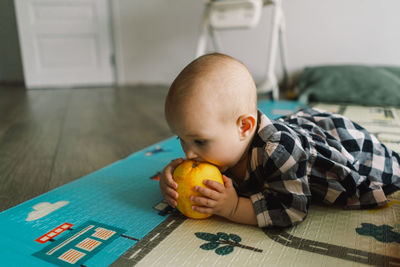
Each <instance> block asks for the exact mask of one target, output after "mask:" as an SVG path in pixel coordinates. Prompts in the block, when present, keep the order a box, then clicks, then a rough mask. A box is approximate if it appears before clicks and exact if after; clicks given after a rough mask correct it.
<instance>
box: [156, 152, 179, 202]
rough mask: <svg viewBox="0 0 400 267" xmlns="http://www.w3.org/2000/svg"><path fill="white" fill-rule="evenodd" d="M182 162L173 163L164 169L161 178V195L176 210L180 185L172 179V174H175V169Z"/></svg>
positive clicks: (174, 161)
mask: <svg viewBox="0 0 400 267" xmlns="http://www.w3.org/2000/svg"><path fill="white" fill-rule="evenodd" d="M182 162H183V159H182V158H179V159H175V160H173V161H171V162H170V163H169V164H168V165H167V166H166V167H165V168H164V170H163V171H162V173H161V176H160V189H161V193H162V194H163V196H164V198H165V200H166V201H167V202H168V204H170V205H171V206H172V207H174V208H175V207H176V205H177V202H176V200H177V199H178V192H176V189H177V188H178V184H177V183H176V182H175V181H174V179H173V178H172V173H173V172H174V170H175V168H176V167H177V166H178V165H179V164H181V163H182Z"/></svg>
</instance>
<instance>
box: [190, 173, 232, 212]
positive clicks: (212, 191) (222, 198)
mask: <svg viewBox="0 0 400 267" xmlns="http://www.w3.org/2000/svg"><path fill="white" fill-rule="evenodd" d="M222 179H223V180H224V183H225V185H222V184H220V183H218V182H215V181H212V180H205V181H204V184H205V185H206V186H208V188H205V187H201V186H196V187H195V190H196V191H197V192H199V193H201V194H202V195H203V196H200V197H196V196H191V200H192V201H193V202H196V203H198V204H199V205H198V206H193V207H192V209H193V210H195V211H198V212H201V213H206V214H216V215H219V216H222V217H225V218H227V219H230V218H232V217H233V215H234V214H235V211H236V207H237V205H238V201H239V198H238V195H237V193H236V190H235V188H234V187H233V185H232V180H231V179H230V178H228V177H226V176H225V175H223V176H222Z"/></svg>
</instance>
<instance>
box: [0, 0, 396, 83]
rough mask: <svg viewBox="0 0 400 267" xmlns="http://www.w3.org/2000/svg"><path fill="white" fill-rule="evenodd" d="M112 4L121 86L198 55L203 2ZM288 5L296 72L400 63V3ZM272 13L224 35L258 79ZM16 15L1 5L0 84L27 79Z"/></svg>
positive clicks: (310, 1)
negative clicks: (330, 66) (319, 67)
mask: <svg viewBox="0 0 400 267" xmlns="http://www.w3.org/2000/svg"><path fill="white" fill-rule="evenodd" d="M110 3H111V6H112V7H113V9H114V10H113V15H114V18H113V20H114V24H115V39H116V51H117V62H118V66H119V77H118V80H119V82H120V83H121V84H137V83H151V84H154V83H158V84H169V83H170V82H171V81H172V79H173V78H174V77H175V76H176V74H177V72H178V71H180V70H181V69H182V67H183V66H185V65H186V64H187V63H188V62H189V61H190V60H192V59H193V57H194V54H195V49H196V44H197V37H198V32H199V25H200V21H201V16H202V11H203V8H204V1H201V0H168V1H165V0H146V1H132V0H110ZM283 6H284V11H285V14H286V23H287V43H288V45H287V47H288V67H289V71H290V72H291V73H293V72H297V71H299V70H301V69H302V68H303V67H304V66H306V65H316V64H341V63H366V64H385V65H400V52H399V47H400V30H399V29H400V16H398V10H400V1H398V0H324V1H320V0H283ZM269 15H270V10H269V9H268V8H265V11H264V15H263V17H262V19H261V22H260V25H259V26H258V27H257V28H255V29H253V30H247V31H243V30H242V31H236V32H222V33H221V34H220V37H221V40H222V43H223V45H224V50H223V52H226V53H229V54H231V55H233V56H235V57H237V58H239V59H240V60H242V61H243V62H244V63H245V64H247V65H248V66H249V68H250V70H251V72H252V73H253V75H254V76H255V78H256V80H260V79H261V78H262V77H263V74H264V73H265V71H266V62H267V53H266V52H267V47H268V34H269V27H268V25H269V21H270V16H269ZM14 16H15V15H14V7H13V1H12V0H2V1H0V81H4V80H8V81H10V80H11V81H14V80H22V79H23V74H22V64H21V58H20V53H19V45H18V36H17V32H16V28H17V27H16V23H15V17H14ZM277 67H278V69H279V65H278V66H277Z"/></svg>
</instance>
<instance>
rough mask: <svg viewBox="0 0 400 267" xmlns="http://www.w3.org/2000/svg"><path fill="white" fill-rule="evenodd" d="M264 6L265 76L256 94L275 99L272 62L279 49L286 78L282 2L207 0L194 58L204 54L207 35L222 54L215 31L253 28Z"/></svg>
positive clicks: (275, 84) (276, 83)
mask: <svg viewBox="0 0 400 267" xmlns="http://www.w3.org/2000/svg"><path fill="white" fill-rule="evenodd" d="M264 7H270V8H272V18H271V19H272V20H271V31H270V34H269V36H268V37H269V47H268V48H267V49H268V60H267V69H266V74H265V77H264V79H263V81H262V82H261V83H260V84H259V85H258V86H257V91H258V93H268V92H272V98H273V99H274V100H277V99H279V84H278V78H277V76H276V73H275V63H276V59H277V54H278V47H279V50H280V60H281V65H282V68H283V74H284V78H285V79H287V71H286V39H285V35H284V33H285V18H284V13H283V9H282V0H208V1H207V2H206V6H205V9H204V12H203V18H202V22H201V26H200V35H199V38H198V42H197V50H196V58H197V57H199V56H201V55H204V54H205V53H206V50H207V40H208V36H210V37H211V38H210V39H211V41H212V45H213V47H214V49H215V51H217V52H221V51H222V45H221V41H220V40H219V38H218V35H217V31H218V30H222V29H223V30H234V29H238V28H252V27H254V26H256V25H257V24H258V19H259V16H260V15H261V11H262V9H263V8H264Z"/></svg>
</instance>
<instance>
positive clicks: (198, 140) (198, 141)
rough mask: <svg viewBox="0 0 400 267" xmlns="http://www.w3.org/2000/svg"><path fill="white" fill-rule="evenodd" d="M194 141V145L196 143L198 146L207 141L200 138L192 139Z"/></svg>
mask: <svg viewBox="0 0 400 267" xmlns="http://www.w3.org/2000/svg"><path fill="white" fill-rule="evenodd" d="M194 143H195V144H196V145H198V146H203V145H205V144H206V143H207V141H206V140H201V139H196V140H194Z"/></svg>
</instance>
